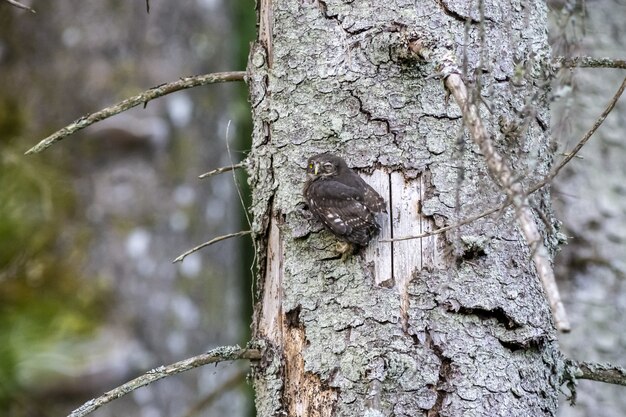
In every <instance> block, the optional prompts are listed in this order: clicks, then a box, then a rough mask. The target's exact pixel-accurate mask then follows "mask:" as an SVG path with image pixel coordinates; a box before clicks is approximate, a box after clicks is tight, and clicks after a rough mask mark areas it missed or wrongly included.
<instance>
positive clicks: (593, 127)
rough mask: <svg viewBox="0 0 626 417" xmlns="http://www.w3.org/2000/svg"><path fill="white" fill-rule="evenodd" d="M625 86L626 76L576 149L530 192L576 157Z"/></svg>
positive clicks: (544, 183) (550, 178) (551, 177)
mask: <svg viewBox="0 0 626 417" xmlns="http://www.w3.org/2000/svg"><path fill="white" fill-rule="evenodd" d="M625 88H626V78H624V81H622V84H621V85H620V86H619V88H618V89H617V91H616V92H615V94H614V95H613V97H612V98H611V100H610V101H609V103H608V104H607V105H606V107H605V109H604V111H603V112H602V114H600V116H598V118H597V119H596V121H595V122H594V124H593V126H591V129H589V130H588V131H587V133H585V135H584V136H583V137H582V139H580V141H578V143H577V144H576V146H575V147H574V149H572V150H571V151H570V152H568V153H567V156H566V157H565V158H564V159H563V160H562V161H561V162H560V163H559V164H558V165H557V166H556V167H555V168H553V169H552V171H550V173H549V174H548V175H547V176H546V178H544V179H543V181H541V182H539V183H537V184H536V185H534V186H533V187H532V188H531V189H530V193H533V192H535V191H537V190H538V189H540V188H542V187H544V186H545V185H547V184H549V183H550V182H552V180H553V179H554V178H555V177H556V176H557V175H558V174H559V172H561V170H562V169H563V167H564V166H565V165H567V163H568V162H569V161H571V160H572V159H574V157H575V156H576V154H578V152H580V150H581V149H582V148H583V146H585V144H586V143H587V141H588V140H589V139H590V138H591V136H593V134H594V133H596V130H598V128H599V127H600V125H601V124H602V123H603V122H604V120H605V119H606V118H607V116H608V115H609V114H610V113H611V111H613V108H614V107H615V105H616V104H617V101H618V100H619V98H620V97H621V96H622V93H623V92H624V89H625Z"/></svg>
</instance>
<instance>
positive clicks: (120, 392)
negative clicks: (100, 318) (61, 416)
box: [68, 346, 262, 417]
mask: <svg viewBox="0 0 626 417" xmlns="http://www.w3.org/2000/svg"><path fill="white" fill-rule="evenodd" d="M261 357H262V353H261V351H260V350H259V349H242V348H240V347H239V346H227V347H220V348H217V349H213V350H211V351H209V352H207V353H204V354H202V355H198V356H194V357H191V358H188V359H185V360H182V361H180V362H176V363H173V364H171V365H167V366H161V367H158V368H155V369H152V370H150V371H148V372H146V373H145V374H143V375H141V376H140V377H137V378H135V379H133V380H132V381H128V382H127V383H125V384H123V385H120V386H119V387H117V388H114V389H112V390H111V391H108V392H106V393H104V394H103V395H101V396H100V397H97V398H94V399H92V400H89V401H87V402H86V403H85V404H83V405H82V406H80V407H79V408H77V409H76V410H74V411H72V412H71V413H70V414H69V416H68V417H83V416H86V415H87V414H89V413H92V412H93V411H95V410H97V409H98V408H100V407H101V406H103V405H105V404H107V403H110V402H111V401H113V400H116V399H118V398H120V397H123V396H124V395H126V394H129V393H131V392H133V391H135V390H136V389H138V388H141V387H145V386H146V385H148V384H151V383H153V382H155V381H158V380H159V379H162V378H165V377H167V376H170V375H175V374H179V373H181V372H185V371H188V370H190V369H193V368H199V367H200V366H204V365H207V364H209V363H217V362H226V361H234V360H237V359H249V360H259V359H261Z"/></svg>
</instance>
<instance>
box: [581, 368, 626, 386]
mask: <svg viewBox="0 0 626 417" xmlns="http://www.w3.org/2000/svg"><path fill="white" fill-rule="evenodd" d="M572 365H573V366H576V367H577V368H578V370H579V371H580V373H579V374H578V375H577V376H578V379H589V380H592V381H599V382H605V383H607V384H615V385H624V386H626V369H624V368H622V367H621V366H615V365H611V364H610V363H593V362H578V363H576V362H572Z"/></svg>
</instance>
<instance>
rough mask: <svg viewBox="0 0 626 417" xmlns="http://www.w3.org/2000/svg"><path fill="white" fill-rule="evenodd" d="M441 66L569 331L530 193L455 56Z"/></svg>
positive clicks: (442, 58)
mask: <svg viewBox="0 0 626 417" xmlns="http://www.w3.org/2000/svg"><path fill="white" fill-rule="evenodd" d="M438 65H439V68H440V71H441V73H442V75H443V79H444V84H445V86H446V88H447V89H448V91H449V92H450V93H451V94H452V96H453V97H454V99H455V101H456V103H457V105H458V106H459V108H460V109H461V112H462V113H463V120H464V121H465V125H466V127H467V129H468V130H469V132H470V136H471V137H472V139H473V140H474V143H476V145H478V147H479V149H480V150H481V152H482V154H483V156H484V158H485V162H486V163H487V169H488V170H489V173H490V174H491V176H492V177H493V179H494V180H495V181H496V183H498V185H499V186H500V188H502V190H503V191H504V192H505V194H506V195H507V198H508V199H509V200H510V201H511V203H512V204H513V207H514V208H515V216H516V218H517V221H518V224H519V226H520V229H521V231H522V234H523V235H524V237H525V239H526V242H527V243H528V245H529V247H530V250H531V254H532V259H533V262H534V264H535V268H536V269H537V274H538V275H539V278H540V280H541V283H542V285H543V288H544V291H545V293H546V298H547V299H548V303H549V304H550V309H551V310H552V315H553V317H554V321H555V324H556V327H557V329H559V330H561V331H563V332H567V331H569V330H570V324H569V320H568V318H567V314H566V312H565V307H564V306H563V302H562V301H561V296H560V294H559V290H558V288H557V285H556V281H555V278H554V270H553V269H552V264H551V263H550V257H549V255H548V251H547V249H546V248H545V246H544V245H543V241H542V238H541V234H540V233H539V229H538V228H537V225H536V223H535V221H534V219H533V214H532V211H531V209H530V206H529V204H528V198H527V195H526V193H525V192H524V190H523V188H522V185H521V184H520V183H519V182H518V181H516V179H515V176H514V174H513V171H512V170H511V168H510V167H509V165H508V163H507V162H506V161H505V159H504V158H503V157H502V155H500V154H499V153H498V151H497V150H496V148H495V147H494V144H493V141H492V140H491V138H490V137H489V134H488V133H487V130H486V129H485V127H484V125H483V123H482V119H481V118H480V113H479V111H478V107H477V106H476V105H475V104H474V103H472V102H471V100H470V99H469V95H468V92H467V88H466V86H465V83H464V82H463V79H462V78H461V73H460V71H459V69H458V68H457V66H456V63H455V59H454V57H453V55H452V54H451V53H448V52H446V53H443V54H441V56H440V58H439V62H438Z"/></svg>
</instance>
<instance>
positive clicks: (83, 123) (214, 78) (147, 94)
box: [26, 71, 246, 155]
mask: <svg viewBox="0 0 626 417" xmlns="http://www.w3.org/2000/svg"><path fill="white" fill-rule="evenodd" d="M245 75H246V73H245V71H231V72H216V73H213V74H203V75H195V76H192V77H184V78H181V79H180V80H178V81H174V82H171V83H167V84H162V85H159V86H156V87H152V88H151V89H149V90H146V91H144V92H143V93H141V94H137V95H136V96H133V97H130V98H127V99H126V100H123V101H121V102H119V103H117V104H114V105H113V106H110V107H106V108H104V109H102V110H100V111H97V112H95V113H91V114H88V115H86V116H83V117H81V118H80V119H78V120H75V121H74V122H72V123H70V124H69V125H67V126H65V127H64V128H63V129H60V130H58V131H56V132H54V133H53V134H52V135H50V136H48V137H47V138H45V139H44V140H42V141H41V142H39V143H38V144H37V145H35V146H33V147H32V148H30V149H29V150H28V151H26V154H27V155H28V154H32V153H38V152H41V151H43V150H44V149H46V148H48V147H50V146H51V145H53V144H54V143H55V142H58V141H60V140H61V139H63V138H65V137H67V136H69V135H71V134H73V133H75V132H77V131H79V130H81V129H84V128H86V127H87V126H90V125H92V124H94V123H96V122H99V121H101V120H104V119H107V118H109V117H111V116H114V115H116V114H118V113H121V112H123V111H125V110H128V109H131V108H133V107H136V106H138V105H140V104H144V105H145V104H146V103H148V102H149V101H150V100H153V99H155V98H157V97H162V96H164V95H167V94H171V93H174V92H176V91H180V90H185V89H188V88H192V87H198V86H201V85H207V84H215V83H223V82H230V81H243V80H244V77H245Z"/></svg>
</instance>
